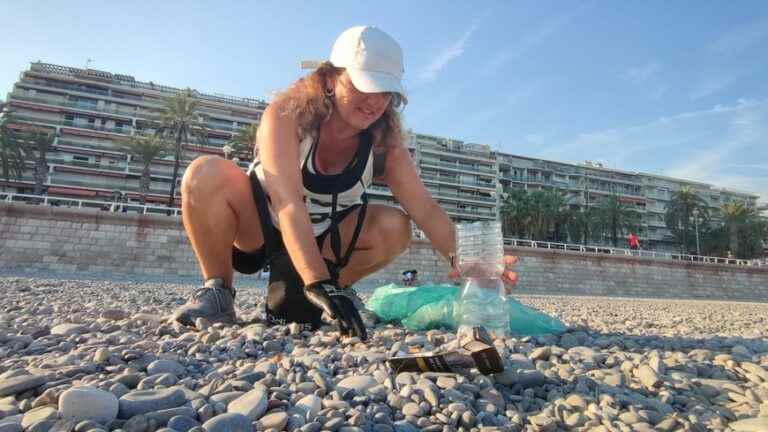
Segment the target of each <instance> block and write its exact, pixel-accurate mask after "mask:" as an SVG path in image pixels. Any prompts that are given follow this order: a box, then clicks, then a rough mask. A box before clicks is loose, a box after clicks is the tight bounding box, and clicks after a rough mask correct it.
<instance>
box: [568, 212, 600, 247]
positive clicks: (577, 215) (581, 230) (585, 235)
mask: <svg viewBox="0 0 768 432" xmlns="http://www.w3.org/2000/svg"><path fill="white" fill-rule="evenodd" d="M568 213H569V216H568V219H567V222H566V230H567V231H568V236H569V237H570V241H571V242H576V243H581V244H583V245H586V244H587V242H588V241H589V239H590V235H591V234H592V231H593V225H595V220H594V219H595V217H596V215H595V210H594V208H592V207H588V208H586V209H584V210H583V211H582V210H568Z"/></svg>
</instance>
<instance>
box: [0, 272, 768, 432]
mask: <svg viewBox="0 0 768 432" xmlns="http://www.w3.org/2000/svg"><path fill="white" fill-rule="evenodd" d="M193 291H194V287H193V286H192V285H190V284H188V283H184V284H180V283H170V282H131V281H127V280H123V281H119V280H117V281H116V280H67V279H53V278H33V277H11V276H3V277H0V296H2V301H0V432H21V431H34V432H45V431H75V432H86V431H93V432H96V431H114V430H117V431H126V432H149V431H162V432H186V431H192V432H203V431H208V432H224V431H235V432H239V431H247V432H251V431H282V430H287V431H315V432H317V431H325V430H327V431H342V432H352V431H377V432H387V431H559V430H576V431H678V430H679V431H708V430H715V431H766V430H768V304H762V303H736V302H706V301H673V300H645V299H639V300H634V299H612V298H599V297H565V296H527V295H519V296H517V295H516V296H515V297H516V298H517V299H518V300H520V301H521V302H523V303H525V304H527V305H529V306H533V307H535V308H537V309H539V310H541V311H543V312H546V313H548V314H550V315H553V316H556V317H558V318H560V319H561V320H562V321H563V322H565V323H566V324H567V325H568V326H569V329H568V331H567V332H566V333H564V334H562V335H545V336H529V337H508V338H505V339H497V340H496V341H495V345H496V348H497V349H498V351H499V352H500V354H501V355H502V358H503V359H504V360H505V362H506V370H505V372H504V373H503V374H499V375H495V376H484V375H481V374H479V373H474V374H470V375H466V376H463V375H456V374H438V373H399V374H395V373H393V371H392V370H391V369H390V368H389V367H388V365H387V364H386V359H387V358H388V357H390V356H392V355H395V354H398V353H405V352H418V351H429V350H433V349H435V348H437V347H439V346H441V345H443V344H445V343H448V342H450V341H451V340H452V339H454V338H455V337H456V336H455V334H454V332H452V331H444V330H430V331H426V332H410V331H408V330H406V329H404V328H403V327H401V326H398V325H395V324H391V323H382V322H378V321H377V319H376V317H375V316H373V315H372V314H370V313H365V314H364V317H365V320H366V324H367V326H368V331H369V340H368V341H366V342H361V341H360V340H358V339H356V338H345V339H341V338H340V337H339V333H338V331H337V329H336V328H335V327H333V326H327V327H324V328H323V329H321V330H320V331H317V332H307V331H301V329H300V328H299V326H297V325H287V326H273V327H269V326H265V325H264V324H262V323H260V322H259V319H260V318H261V314H262V310H263V303H264V289H263V288H260V287H258V286H254V287H245V288H239V290H238V294H237V298H236V303H237V308H238V313H239V317H240V319H241V320H242V322H241V323H240V324H238V325H232V326H225V325H220V324H211V323H207V322H204V321H201V322H198V327H199V328H186V327H183V326H181V325H179V324H177V323H174V322H170V321H169V320H168V319H167V318H168V317H169V315H170V314H171V312H172V311H173V310H174V309H175V308H176V307H178V306H179V305H181V304H182V303H183V302H184V301H185V300H186V298H187V297H188V296H189V295H191V293H192V292H193ZM369 295H370V292H367V291H364V292H362V293H361V297H362V298H363V300H365V299H366V297H367V296H369Z"/></svg>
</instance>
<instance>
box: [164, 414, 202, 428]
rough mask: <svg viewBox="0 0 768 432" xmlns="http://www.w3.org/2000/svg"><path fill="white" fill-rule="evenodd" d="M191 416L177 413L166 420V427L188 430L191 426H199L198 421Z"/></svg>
mask: <svg viewBox="0 0 768 432" xmlns="http://www.w3.org/2000/svg"><path fill="white" fill-rule="evenodd" d="M193 416H194V414H193ZM193 416H185V415H177V416H174V417H171V419H170V420H168V427H169V428H171V429H173V430H175V431H177V432H188V431H189V430H190V429H192V428H193V427H195V426H200V423H198V422H197V420H195V419H194V418H193Z"/></svg>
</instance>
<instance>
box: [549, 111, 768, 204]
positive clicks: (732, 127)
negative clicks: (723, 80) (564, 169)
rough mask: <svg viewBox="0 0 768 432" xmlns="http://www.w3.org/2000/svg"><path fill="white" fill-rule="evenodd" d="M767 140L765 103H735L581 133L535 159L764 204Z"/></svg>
mask: <svg viewBox="0 0 768 432" xmlns="http://www.w3.org/2000/svg"><path fill="white" fill-rule="evenodd" d="M767 142H768V100H739V101H737V102H735V103H733V104H730V105H716V106H714V107H712V108H710V109H707V110H702V111H693V112H685V113H680V114H677V115H673V116H668V117H661V118H659V119H656V120H654V121H651V122H649V123H645V124H640V125H634V126H627V127H619V128H612V129H605V130H598V131H592V132H587V133H582V134H579V135H577V136H575V137H574V138H572V139H570V140H565V143H564V144H562V145H557V146H550V147H546V148H544V149H543V150H542V151H541V152H539V155H538V156H540V157H543V158H546V159H552V160H565V161H571V162H577V163H578V162H581V161H584V160H586V159H588V160H596V159H603V160H606V161H607V162H608V165H609V166H610V167H612V168H618V169H623V170H627V171H642V172H648V173H656V174H662V175H668V176H670V177H677V178H683V179H688V180H695V181H700V182H704V183H710V184H713V185H715V186H719V187H726V188H732V189H737V190H743V191H749V192H754V193H758V194H760V195H761V196H762V197H763V200H765V199H766V198H768V165H766V164H765V163H764V161H766V160H768V146H766V145H765V144H766V143H767ZM748 165H749V166H750V167H749V169H748V168H747V166H748ZM760 168H763V169H762V170H761V169H760Z"/></svg>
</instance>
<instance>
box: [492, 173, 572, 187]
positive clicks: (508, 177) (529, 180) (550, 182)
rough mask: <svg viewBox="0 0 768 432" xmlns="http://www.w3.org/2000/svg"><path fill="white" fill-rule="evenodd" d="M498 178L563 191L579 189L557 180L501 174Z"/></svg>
mask: <svg viewBox="0 0 768 432" xmlns="http://www.w3.org/2000/svg"><path fill="white" fill-rule="evenodd" d="M499 178H501V179H504V180H509V181H514V182H518V183H536V184H543V185H548V186H555V187H559V188H563V189H579V188H580V186H579V185H578V184H573V183H569V182H564V181H558V180H551V179H545V178H541V177H534V176H515V175H510V174H501V175H500V176H499Z"/></svg>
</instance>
